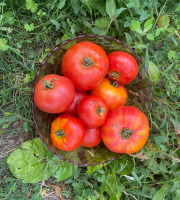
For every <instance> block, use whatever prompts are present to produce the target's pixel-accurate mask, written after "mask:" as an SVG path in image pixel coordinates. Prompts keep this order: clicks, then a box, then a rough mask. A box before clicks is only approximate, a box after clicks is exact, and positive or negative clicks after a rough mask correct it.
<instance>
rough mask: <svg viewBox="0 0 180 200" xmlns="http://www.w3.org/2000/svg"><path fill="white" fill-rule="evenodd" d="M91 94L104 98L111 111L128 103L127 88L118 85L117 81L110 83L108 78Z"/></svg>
mask: <svg viewBox="0 0 180 200" xmlns="http://www.w3.org/2000/svg"><path fill="white" fill-rule="evenodd" d="M90 94H91V95H96V96H99V97H102V98H103V99H104V100H105V102H106V104H107V107H108V109H109V110H112V109H114V108H116V107H118V106H124V105H125V104H126V101H127V91H126V89H125V87H123V86H122V85H120V84H118V82H117V81H110V80H109V79H108V78H104V79H103V81H102V82H101V83H100V84H99V85H98V86H97V87H96V88H95V89H94V90H92V91H90Z"/></svg>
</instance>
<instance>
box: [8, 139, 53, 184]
mask: <svg viewBox="0 0 180 200" xmlns="http://www.w3.org/2000/svg"><path fill="white" fill-rule="evenodd" d="M49 157H52V153H51V152H50V151H49V150H48V149H47V148H46V146H45V145H44V143H43V142H42V141H41V139H40V138H35V139H33V140H29V141H26V142H25V143H23V144H22V145H21V146H20V148H18V149H16V150H15V151H14V152H13V153H11V154H10V156H9V157H8V160H7V163H8V164H9V167H10V170H11V172H12V173H13V175H14V176H15V177H16V178H18V179H23V182H24V183H37V182H39V181H43V180H46V179H48V178H49V176H50V173H49V171H48V170H47V159H49Z"/></svg>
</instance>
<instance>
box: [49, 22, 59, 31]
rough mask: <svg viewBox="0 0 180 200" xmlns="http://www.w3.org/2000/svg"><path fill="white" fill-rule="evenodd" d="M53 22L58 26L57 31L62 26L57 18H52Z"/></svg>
mask: <svg viewBox="0 0 180 200" xmlns="http://www.w3.org/2000/svg"><path fill="white" fill-rule="evenodd" d="M51 22H52V23H53V24H54V25H55V26H56V31H57V30H59V28H60V23H59V22H58V21H57V20H56V19H52V20H51Z"/></svg>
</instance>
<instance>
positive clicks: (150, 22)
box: [144, 18, 154, 33]
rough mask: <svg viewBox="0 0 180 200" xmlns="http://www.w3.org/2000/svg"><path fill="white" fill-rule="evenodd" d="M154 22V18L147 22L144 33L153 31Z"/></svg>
mask: <svg viewBox="0 0 180 200" xmlns="http://www.w3.org/2000/svg"><path fill="white" fill-rule="evenodd" d="M153 21H154V18H150V19H148V20H147V21H146V22H145V24H144V32H145V33H146V32H147V31H149V30H151V29H152V26H153Z"/></svg>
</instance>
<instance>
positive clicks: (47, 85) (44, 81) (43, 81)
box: [42, 78, 58, 90]
mask: <svg viewBox="0 0 180 200" xmlns="http://www.w3.org/2000/svg"><path fill="white" fill-rule="evenodd" d="M54 80H58V79H56V78H53V79H52V80H51V81H50V82H49V83H48V82H47V81H46V80H42V84H43V87H44V89H46V90H48V89H52V88H53V83H52V82H53V81H54Z"/></svg>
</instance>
